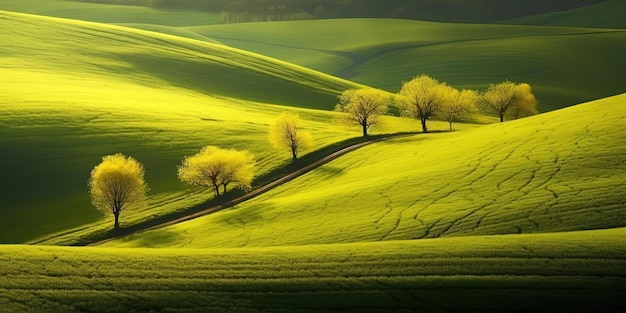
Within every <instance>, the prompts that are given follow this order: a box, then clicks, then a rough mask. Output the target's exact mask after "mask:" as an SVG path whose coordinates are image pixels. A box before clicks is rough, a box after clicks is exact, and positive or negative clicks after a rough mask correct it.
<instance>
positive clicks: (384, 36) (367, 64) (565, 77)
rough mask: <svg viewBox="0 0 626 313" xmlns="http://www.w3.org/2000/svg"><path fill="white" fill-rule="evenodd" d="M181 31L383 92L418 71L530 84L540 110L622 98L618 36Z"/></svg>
mask: <svg viewBox="0 0 626 313" xmlns="http://www.w3.org/2000/svg"><path fill="white" fill-rule="evenodd" d="M185 29H187V30H190V31H194V32H197V33H198V34H201V35H202V36H205V37H208V38H212V39H215V40H217V41H219V42H221V43H224V44H226V45H229V46H233V47H237V48H241V49H244V50H248V51H254V52H257V53H260V54H264V55H268V56H271V57H275V58H278V59H281V60H285V61H288V62H292V63H295V64H299V65H302V66H305V67H309V68H313V69H317V70H320V71H323V72H326V73H329V74H332V75H336V76H339V77H343V78H346V79H350V80H352V81H355V82H358V83H362V84H365V85H369V86H375V87H378V88H382V89H385V90H389V91H391V92H397V91H398V90H399V89H400V87H401V83H402V82H403V81H408V80H410V79H411V78H412V77H413V76H416V75H418V74H421V73H426V74H429V75H431V76H434V77H437V78H438V79H440V80H442V81H446V82H448V83H449V84H451V85H453V86H455V87H457V88H473V89H479V90H484V89H485V88H486V87H487V86H488V85H489V84H490V83H494V82H501V81H503V80H505V79H509V80H512V81H520V82H528V83H529V84H530V85H531V86H532V87H533V91H534V92H535V94H536V96H537V99H538V100H539V106H540V108H541V110H542V111H548V110H554V109H557V108H562V107H565V106H569V105H573V104H577V103H582V102H586V101H590V100H594V99H598V98H603V97H607V96H611V95H615V94H619V93H622V92H624V86H623V84H622V81H623V79H622V74H621V73H623V72H624V70H626V62H625V61H624V59H623V58H622V55H625V54H626V44H625V43H626V31H625V30H617V29H591V28H571V27H537V26H509V25H492V24H482V25H481V24H452V23H433V22H423V21H411V20H392V19H388V20H385V19H338V20H316V21H298V22H276V23H262V24H234V25H209V26H196V27H187V28H185ZM581 60H585V62H581Z"/></svg>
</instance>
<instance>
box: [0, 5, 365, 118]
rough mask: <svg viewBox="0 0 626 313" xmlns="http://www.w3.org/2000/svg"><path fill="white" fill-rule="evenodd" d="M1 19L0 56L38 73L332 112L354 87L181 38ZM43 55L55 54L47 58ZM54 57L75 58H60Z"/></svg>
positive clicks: (56, 21)
mask: <svg viewBox="0 0 626 313" xmlns="http://www.w3.org/2000/svg"><path fill="white" fill-rule="evenodd" d="M2 19H3V23H5V25H6V27H5V28H4V33H3V36H6V38H7V39H10V42H11V43H10V44H9V45H8V46H7V47H4V48H3V50H5V51H6V52H7V56H10V57H11V58H19V59H20V60H22V61H21V62H33V63H35V65H37V66H40V67H41V68H46V69H48V68H54V69H56V67H58V66H63V67H64V69H65V71H66V72H69V73H75V72H78V73H83V72H84V71H85V70H90V71H93V70H94V68H95V69H96V70H97V71H101V72H108V73H110V74H111V75H115V76H121V77H124V78H126V79H128V80H133V79H134V80H140V79H141V78H142V77H145V76H149V77H150V78H151V79H152V80H158V81H161V82H163V83H167V84H169V85H172V86H176V87H183V88H186V89H191V90H194V91H198V92H202V93H206V94H210V95H214V96H223V97H233V98H237V99H242V100H251V101H259V102H267V103H275V104H287V105H290V106H301V107H310V108H323V109H332V108H333V107H334V105H335V102H336V95H337V93H339V92H341V91H343V90H345V89H346V88H350V87H355V86H357V85H356V84H353V83H350V82H348V81H345V80H341V79H337V78H335V77H332V76H328V75H325V74H322V73H319V72H315V71H312V70H308V69H305V68H302V67H297V66H293V65H291V64H289V63H284V62H281V61H278V60H275V59H270V58H266V57H263V56H261V55H257V54H252V53H248V52H245V51H242V50H236V49H232V48H228V47H225V46H223V45H215V44H211V43H206V42H201V41H196V40H189V39H186V38H181V37H173V36H167V35H161V34H157V33H153V32H150V33H147V32H143V31H140V30H135V29H130V28H120V27H115V26H106V25H103V24H92V23H87V22H78V21H67V20H66V21H64V22H61V20H59V19H52V18H45V17H34V16H25V15H19V14H12V13H8V12H7V13H3V14H2ZM38 28H42V30H40V31H38V30H39V29H38ZM94 46H95V47H96V48H97V49H94ZM23 48H29V49H23ZM92 50H93V51H92ZM48 51H54V52H55V53H57V54H58V55H59V56H60V57H56V58H50V56H48V55H46V54H47V53H48ZM78 51H80V52H81V53H78ZM62 53H65V54H68V53H71V55H73V56H74V55H75V56H74V57H73V58H63V54H62ZM44 57H47V59H45V58H44ZM87 67H88V68H87ZM103 70H104V71H103ZM140 82H141V83H145V82H143V81H140ZM251 82H253V83H251Z"/></svg>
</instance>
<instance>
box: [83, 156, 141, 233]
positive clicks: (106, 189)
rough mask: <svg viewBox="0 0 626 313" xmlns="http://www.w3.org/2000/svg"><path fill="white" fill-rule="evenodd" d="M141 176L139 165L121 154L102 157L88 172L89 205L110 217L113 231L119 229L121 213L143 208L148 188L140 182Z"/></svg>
mask: <svg viewBox="0 0 626 313" xmlns="http://www.w3.org/2000/svg"><path fill="white" fill-rule="evenodd" d="M144 173H145V172H144V168H143V166H142V165H141V163H139V162H137V160H135V159H133V158H132V157H130V156H125V155H123V154H121V153H118V154H115V155H107V156H105V157H103V158H102V162H101V163H100V164H98V165H96V166H95V167H94V168H93V170H92V171H91V177H90V179H89V193H90V195H91V202H92V203H93V205H94V206H95V207H96V208H97V209H98V210H100V211H102V212H104V213H105V214H109V213H112V214H113V216H114V217H115V224H114V227H115V229H118V228H120V223H119V217H120V213H122V211H124V210H126V209H129V208H140V207H142V206H144V205H145V200H146V192H148V185H147V184H146V182H145V181H144Z"/></svg>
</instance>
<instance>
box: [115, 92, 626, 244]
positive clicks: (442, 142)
mask: <svg viewBox="0 0 626 313" xmlns="http://www.w3.org/2000/svg"><path fill="white" fill-rule="evenodd" d="M625 101H626V94H622V95H619V96H615V97H611V98H607V99H602V100H598V101H594V102H590V103H586V104H582V105H578V106H574V107H570V108H567V109H562V110H558V111H554V112H550V113H546V114H541V115H538V116H534V117H530V118H525V119H521V120H517V121H512V122H507V123H503V124H495V125H488V126H483V127H479V128H477V129H473V130H466V131H463V132H453V133H443V134H429V135H417V136H415V137H413V138H407V139H396V140H392V141H388V142H383V143H379V144H375V145H372V146H368V147H365V148H362V149H360V150H358V151H356V152H353V153H350V154H349V155H346V156H344V157H341V158H339V159H337V160H335V161H333V162H331V163H329V164H327V165H325V166H323V167H321V168H319V169H316V170H314V171H312V172H310V173H308V174H306V175H304V176H302V177H300V178H298V179H296V180H294V181H292V182H289V183H287V184H285V185H283V186H280V187H278V188H276V189H274V190H272V191H270V192H269V193H266V194H264V195H262V196H259V197H258V198H255V199H253V200H251V201H247V202H245V203H243V204H240V205H237V206H235V207H234V208H232V209H229V210H226V211H222V212H218V213H216V214H212V215H209V216H205V217H201V218H198V219H195V220H191V221H188V222H184V223H180V224H177V225H173V226H169V227H166V228H162V229H157V230H153V231H148V232H145V233H140V234H135V235H132V236H129V237H126V238H122V239H120V240H117V241H113V242H110V243H108V244H107V245H108V246H117V247H193V248H199V247H203V248H206V247H240V246H246V247H251V246H273V245H307V244H322V243H340V242H361V241H381V240H397V239H418V238H432V237H449V236H467V235H495V234H515V233H544V232H559V231H572V230H583V229H599V228H611V227H623V226H625V225H626V212H625V211H624V205H625V204H626V196H625V195H626V192H625V191H626V180H625V179H624V177H626V110H625V106H624V103H625ZM207 229H210V230H211V231H210V232H207Z"/></svg>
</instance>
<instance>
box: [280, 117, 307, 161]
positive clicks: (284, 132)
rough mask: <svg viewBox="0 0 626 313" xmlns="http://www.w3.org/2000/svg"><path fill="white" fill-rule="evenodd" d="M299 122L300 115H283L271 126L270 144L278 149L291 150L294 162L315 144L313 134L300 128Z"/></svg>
mask: <svg viewBox="0 0 626 313" xmlns="http://www.w3.org/2000/svg"><path fill="white" fill-rule="evenodd" d="M299 120H300V119H299V117H298V115H295V114H290V113H283V114H281V115H280V116H279V117H278V118H277V119H276V120H275V121H274V122H273V123H272V124H271V125H270V132H269V139H270V143H271V144H272V146H273V147H275V148H276V149H289V150H290V151H291V157H292V160H295V159H297V158H298V152H300V151H301V150H302V149H306V148H308V147H310V146H311V145H312V144H313V137H312V136H311V133H309V132H307V131H303V130H300V129H299V128H298V123H299Z"/></svg>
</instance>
